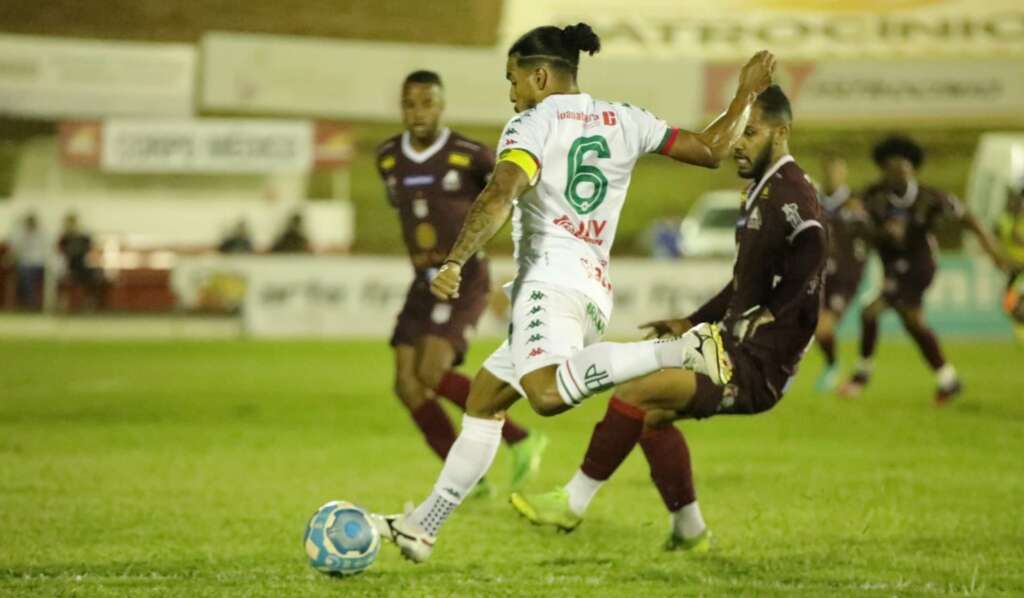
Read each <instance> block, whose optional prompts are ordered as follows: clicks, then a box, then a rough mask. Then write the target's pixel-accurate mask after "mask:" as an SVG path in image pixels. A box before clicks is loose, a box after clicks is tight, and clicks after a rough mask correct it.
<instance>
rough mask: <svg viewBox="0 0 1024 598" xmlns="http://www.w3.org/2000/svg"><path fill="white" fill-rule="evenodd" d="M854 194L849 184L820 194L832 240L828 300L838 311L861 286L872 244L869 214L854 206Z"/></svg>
mask: <svg viewBox="0 0 1024 598" xmlns="http://www.w3.org/2000/svg"><path fill="white" fill-rule="evenodd" d="M851 197H852V195H851V193H850V188H849V187H847V186H846V185H843V186H842V187H840V188H838V189H836V190H835V191H833V192H832V193H831V194H826V193H824V192H822V193H821V194H820V200H821V205H822V208H823V211H822V215H823V216H824V218H825V222H826V223H827V224H828V239H829V251H828V262H826V264H825V293H826V297H825V300H826V301H827V302H828V306H829V308H831V309H832V310H834V311H838V312H842V311H843V309H844V308H845V307H846V304H847V303H848V302H849V300H850V298H852V297H853V295H854V294H855V293H856V292H857V287H858V286H860V281H861V278H862V276H863V274H864V266H865V265H866V264H867V260H868V254H869V247H870V241H869V240H868V238H867V235H868V229H869V224H868V216H867V213H866V212H865V211H864V210H863V209H860V208H859V206H854V205H851V204H853V203H855V202H851V201H850V198H851ZM837 304H838V305H837Z"/></svg>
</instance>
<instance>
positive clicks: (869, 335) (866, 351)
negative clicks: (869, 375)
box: [860, 317, 878, 359]
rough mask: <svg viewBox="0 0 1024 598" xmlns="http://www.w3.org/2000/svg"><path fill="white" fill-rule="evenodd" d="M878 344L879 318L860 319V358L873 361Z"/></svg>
mask: <svg viewBox="0 0 1024 598" xmlns="http://www.w3.org/2000/svg"><path fill="white" fill-rule="evenodd" d="M877 344H878V318H864V317H861V319H860V356H861V357H863V358H864V359H871V356H872V355H874V354H875V345H877Z"/></svg>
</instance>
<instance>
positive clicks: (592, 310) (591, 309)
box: [587, 303, 605, 334]
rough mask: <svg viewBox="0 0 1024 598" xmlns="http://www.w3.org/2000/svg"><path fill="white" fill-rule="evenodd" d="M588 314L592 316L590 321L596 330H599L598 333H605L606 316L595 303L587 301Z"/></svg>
mask: <svg viewBox="0 0 1024 598" xmlns="http://www.w3.org/2000/svg"><path fill="white" fill-rule="evenodd" d="M587 316H589V317H590V323H591V324H593V325H594V330H597V332H598V334H604V326H605V324H604V316H603V315H602V314H601V310H600V309H598V308H597V306H596V305H594V304H593V303H587Z"/></svg>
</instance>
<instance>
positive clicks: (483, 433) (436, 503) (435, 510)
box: [411, 415, 505, 536]
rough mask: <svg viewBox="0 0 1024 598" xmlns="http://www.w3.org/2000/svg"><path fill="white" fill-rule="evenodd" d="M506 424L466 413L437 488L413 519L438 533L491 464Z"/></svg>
mask: <svg viewBox="0 0 1024 598" xmlns="http://www.w3.org/2000/svg"><path fill="white" fill-rule="evenodd" d="M504 424H505V422H504V421H503V420H500V419H483V418H479V417H471V416H469V415H463V416H462V432H461V433H460V434H459V437H458V438H457V439H456V440H455V444H453V445H452V448H451V450H450V451H448V458H446V459H445V460H444V467H443V468H441V475H440V476H438V478H437V483H436V484H434V491H433V492H431V494H430V496H429V497H428V498H427V500H425V501H423V502H422V503H420V505H419V506H418V507H416V509H415V510H414V511H413V512H412V516H411V520H412V522H413V523H415V524H416V525H418V526H419V527H420V528H421V529H423V531H425V532H427V533H428V534H430V535H431V536H436V535H437V532H438V530H439V529H441V526H442V525H443V524H444V522H445V520H447V519H448V516H449V515H451V514H452V511H454V510H455V507H457V506H459V504H460V503H462V500H463V499H464V498H465V497H466V495H468V494H469V491H470V490H472V489H473V487H474V486H476V484H477V482H479V481H480V478H482V477H483V476H484V474H485V473H487V470H488V469H490V468H491V464H492V463H494V456H495V455H496V454H497V453H498V445H500V444H501V428H502V426H503V425H504Z"/></svg>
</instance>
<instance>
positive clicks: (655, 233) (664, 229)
mask: <svg viewBox="0 0 1024 598" xmlns="http://www.w3.org/2000/svg"><path fill="white" fill-rule="evenodd" d="M646 237H647V245H648V250H649V251H650V254H651V256H652V257H655V258H658V259H665V260H672V259H678V258H680V257H682V255H683V253H682V251H681V249H680V233H679V220H678V219H675V218H659V219H657V220H655V221H654V222H652V223H651V225H650V226H649V227H648V228H647V235H646Z"/></svg>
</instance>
